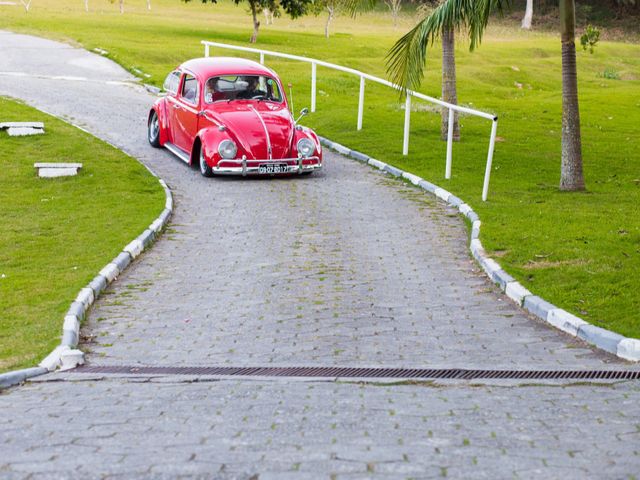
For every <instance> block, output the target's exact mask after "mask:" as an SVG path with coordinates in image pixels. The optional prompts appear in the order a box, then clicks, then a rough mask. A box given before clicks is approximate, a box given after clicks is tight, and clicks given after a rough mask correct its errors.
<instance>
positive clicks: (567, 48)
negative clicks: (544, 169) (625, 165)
mask: <svg viewBox="0 0 640 480" xmlns="http://www.w3.org/2000/svg"><path fill="white" fill-rule="evenodd" d="M575 29H576V8H575V1H574V0H560V40H561V42H562V166H561V169H560V190H569V191H575V190H584V189H585V184H584V176H583V174H582V142H581V137H580V110H579V108H578V72H577V67H576V44H575V35H576V32H575Z"/></svg>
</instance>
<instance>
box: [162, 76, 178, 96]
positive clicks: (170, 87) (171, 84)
mask: <svg viewBox="0 0 640 480" xmlns="http://www.w3.org/2000/svg"><path fill="white" fill-rule="evenodd" d="M179 83H180V72H179V71H178V70H175V71H173V72H171V73H170V74H169V75H167V78H165V80H164V84H163V85H162V88H164V89H165V91H167V92H169V93H171V94H173V95H175V94H176V93H178V84H179Z"/></svg>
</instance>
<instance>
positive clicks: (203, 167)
mask: <svg viewBox="0 0 640 480" xmlns="http://www.w3.org/2000/svg"><path fill="white" fill-rule="evenodd" d="M198 166H199V169H200V173H201V174H202V176H203V177H207V178H210V177H213V170H211V167H210V166H209V165H207V162H205V160H204V149H203V148H202V147H200V151H199V152H198Z"/></svg>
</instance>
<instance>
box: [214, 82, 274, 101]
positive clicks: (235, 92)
mask: <svg viewBox="0 0 640 480" xmlns="http://www.w3.org/2000/svg"><path fill="white" fill-rule="evenodd" d="M251 99H254V100H269V101H271V102H278V103H281V102H282V93H281V92H280V88H279V87H278V82H276V81H275V80H274V79H273V78H270V77H265V76H262V75H225V76H221V77H212V78H210V79H209V80H207V84H206V87H205V91H204V101H205V102H206V103H214V102H219V101H222V100H226V101H231V100H251Z"/></svg>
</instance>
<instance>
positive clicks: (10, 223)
mask: <svg viewBox="0 0 640 480" xmlns="http://www.w3.org/2000/svg"><path fill="white" fill-rule="evenodd" d="M0 112H1V115H0V116H1V118H2V121H42V122H44V124H45V132H46V133H45V134H44V135H38V136H30V137H9V135H8V134H7V133H6V132H5V131H0V146H1V148H2V153H1V154H0V172H2V173H1V174H0V218H1V219H2V222H0V312H2V313H1V314H0V372H2V371H6V370H12V369H15V368H22V367H32V366H35V365H36V364H37V363H38V362H39V361H40V360H42V359H43V358H44V356H45V355H47V354H48V353H49V352H50V351H51V350H52V349H53V348H54V347H55V346H56V345H58V344H59V343H60V335H61V334H62V320H63V318H64V314H65V312H66V311H67V309H68V308H69V305H70V304H71V302H72V301H73V300H74V299H75V297H76V295H77V294H78V291H79V290H80V289H81V288H82V287H84V286H85V285H86V284H87V283H88V282H89V281H90V280H91V279H92V278H93V277H94V276H95V275H96V274H97V273H98V271H99V270H100V269H101V268H102V267H104V266H105V265H106V264H107V263H108V262H109V261H110V260H111V259H113V258H114V257H115V256H116V255H117V254H118V253H119V252H120V251H121V250H122V248H123V247H124V246H125V245H126V244H127V243H129V242H130V241H131V240H132V239H133V238H134V237H136V236H137V235H139V234H140V233H142V231H143V230H144V229H145V228H146V227H147V226H148V225H149V224H150V223H151V222H152V221H153V220H154V219H155V218H156V217H157V216H158V215H159V214H160V212H161V211H162V209H163V208H164V191H163V190H162V187H161V186H160V185H159V184H158V180H157V179H156V178H154V177H153V176H152V175H151V174H150V173H149V172H148V171H147V170H146V169H145V168H144V167H143V166H142V165H140V164H139V163H138V162H137V161H136V160H134V159H132V158H131V157H128V156H127V155H125V154H124V153H122V152H121V151H119V150H117V149H115V148H113V147H111V146H109V145H107V144H106V143H104V142H102V141H100V140H98V139H96V138H95V137H93V136H91V135H89V134H87V133H84V132H82V131H80V130H78V129H77V128H74V127H72V126H70V125H68V124H66V123H64V122H62V121H60V120H57V119H55V118H53V117H50V116H49V115H45V114H44V113H42V112H40V111H38V110H35V109H33V108H30V107H27V106H25V105H23V104H20V103H16V102H14V101H11V100H8V99H6V98H2V97H0ZM42 161H46V162H80V163H82V164H83V168H82V170H80V173H79V175H78V176H77V177H66V178H57V179H41V178H38V177H37V176H36V173H35V169H34V167H33V164H34V163H36V162H42Z"/></svg>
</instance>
